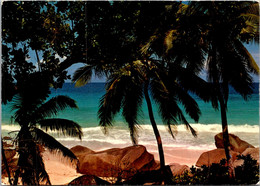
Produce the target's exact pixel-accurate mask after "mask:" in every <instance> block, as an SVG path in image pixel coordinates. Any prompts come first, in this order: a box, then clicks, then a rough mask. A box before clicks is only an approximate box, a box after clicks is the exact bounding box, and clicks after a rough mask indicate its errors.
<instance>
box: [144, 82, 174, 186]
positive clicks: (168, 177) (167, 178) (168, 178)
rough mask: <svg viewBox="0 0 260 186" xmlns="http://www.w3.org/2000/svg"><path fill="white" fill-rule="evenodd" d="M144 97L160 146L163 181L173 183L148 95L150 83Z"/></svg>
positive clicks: (145, 89) (145, 88)
mask: <svg viewBox="0 0 260 186" xmlns="http://www.w3.org/2000/svg"><path fill="white" fill-rule="evenodd" d="M144 96H145V100H146V103H147V107H148V112H149V118H150V121H151V124H152V127H153V132H154V135H155V138H156V141H157V146H158V152H159V157H160V169H161V173H162V176H163V180H164V181H165V183H171V177H172V173H171V171H169V170H167V169H166V166H165V159H164V152H163V146H162V139H161V136H160V133H159V130H158V128H157V125H156V122H155V119H154V115H153V108H152V104H151V100H150V97H149V94H148V83H146V84H145V87H144Z"/></svg>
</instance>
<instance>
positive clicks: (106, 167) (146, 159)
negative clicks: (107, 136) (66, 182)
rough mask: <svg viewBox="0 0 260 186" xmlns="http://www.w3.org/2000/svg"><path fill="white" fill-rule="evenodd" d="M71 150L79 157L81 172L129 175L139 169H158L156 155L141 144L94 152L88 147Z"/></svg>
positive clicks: (123, 176) (104, 175)
mask: <svg viewBox="0 0 260 186" xmlns="http://www.w3.org/2000/svg"><path fill="white" fill-rule="evenodd" d="M71 151H72V152H73V153H74V154H75V155H76V156H77V157H78V159H79V164H78V168H77V171H78V172H79V173H81V174H86V175H95V176H99V177H118V176H119V175H120V176H121V177H122V178H126V177H129V176H131V175H133V174H134V173H135V172H136V171H139V170H151V169H156V168H157V167H158V164H157V163H156V162H155V160H154V156H153V155H152V154H150V153H148V152H147V150H146V148H145V147H144V146H141V145H137V146H130V147H126V148H122V149H121V148H113V149H108V150H104V151H100V152H94V151H92V150H90V149H88V148H86V147H82V146H76V147H73V148H72V149H71Z"/></svg>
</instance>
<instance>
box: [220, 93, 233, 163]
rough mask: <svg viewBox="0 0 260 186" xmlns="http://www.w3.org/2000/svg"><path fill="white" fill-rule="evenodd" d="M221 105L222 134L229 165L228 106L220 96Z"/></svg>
mask: <svg viewBox="0 0 260 186" xmlns="http://www.w3.org/2000/svg"><path fill="white" fill-rule="evenodd" d="M219 104H220V112H221V122H222V132H223V143H224V149H225V154H226V158H227V163H228V165H229V160H230V153H229V146H230V144H229V135H228V124H227V113H226V106H225V103H224V100H223V98H222V96H221V95H220V96H219Z"/></svg>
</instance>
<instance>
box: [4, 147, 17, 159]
mask: <svg viewBox="0 0 260 186" xmlns="http://www.w3.org/2000/svg"><path fill="white" fill-rule="evenodd" d="M4 152H5V158H6V160H7V162H10V161H11V160H12V159H13V158H14V156H15V154H16V150H14V149H5V150H4ZM2 159H3V157H2ZM2 162H3V160H2Z"/></svg>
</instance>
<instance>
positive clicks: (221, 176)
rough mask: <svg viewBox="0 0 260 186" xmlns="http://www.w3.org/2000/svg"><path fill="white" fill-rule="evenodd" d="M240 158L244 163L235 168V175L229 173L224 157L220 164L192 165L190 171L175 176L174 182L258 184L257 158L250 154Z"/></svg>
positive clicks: (181, 183)
mask: <svg viewBox="0 0 260 186" xmlns="http://www.w3.org/2000/svg"><path fill="white" fill-rule="evenodd" d="M238 159H243V160H244V163H243V164H242V165H241V166H238V167H236V168H235V176H230V175H229V170H228V167H227V166H226V160H225V159H223V160H222V161H221V162H220V163H219V164H212V165H211V166H210V167H207V166H202V167H201V168H195V167H193V166H192V167H191V168H190V172H187V171H186V172H185V173H184V174H183V175H180V176H175V177H174V179H173V183H174V184H180V185H197V184H201V185H223V184H225V185H227V184H231V185H238V184H256V183H257V182H258V181H259V165H258V164H257V160H253V159H252V157H251V156H250V155H247V156H242V155H239V157H238Z"/></svg>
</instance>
